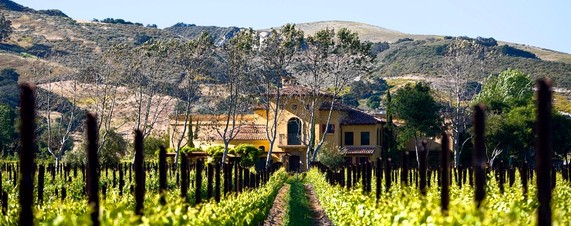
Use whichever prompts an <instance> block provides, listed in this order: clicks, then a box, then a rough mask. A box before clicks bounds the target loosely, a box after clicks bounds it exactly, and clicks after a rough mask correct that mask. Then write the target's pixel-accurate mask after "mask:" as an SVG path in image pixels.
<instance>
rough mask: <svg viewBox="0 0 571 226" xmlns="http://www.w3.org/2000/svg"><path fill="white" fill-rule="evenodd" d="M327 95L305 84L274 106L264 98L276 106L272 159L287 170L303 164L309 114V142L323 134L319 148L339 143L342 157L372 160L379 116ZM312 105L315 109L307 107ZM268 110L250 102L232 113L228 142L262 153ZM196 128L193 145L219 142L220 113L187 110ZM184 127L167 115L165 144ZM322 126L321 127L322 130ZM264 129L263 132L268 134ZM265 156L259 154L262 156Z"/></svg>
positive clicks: (287, 89) (269, 124) (270, 117)
mask: <svg viewBox="0 0 571 226" xmlns="http://www.w3.org/2000/svg"><path fill="white" fill-rule="evenodd" d="M328 99H329V97H328V96H327V95H324V94H322V95H318V98H317V99H316V101H315V102H312V101H311V97H310V96H309V95H308V89H307V88H305V87H303V86H285V87H283V88H282V90H281V95H280V101H279V103H280V105H279V106H276V105H275V102H271V103H270V108H269V109H275V107H279V109H280V110H279V111H278V114H277V120H275V121H276V130H275V131H276V134H275V141H274V144H273V151H272V153H273V154H272V159H273V160H274V161H279V162H282V163H284V164H285V166H286V167H287V168H288V169H289V170H296V169H302V170H303V169H305V168H306V167H305V164H304V163H305V162H306V153H307V146H308V144H309V134H310V129H311V124H312V123H310V118H311V117H310V115H311V114H312V110H311V109H315V110H314V111H313V114H314V123H313V124H314V128H315V138H316V139H315V142H316V143H318V142H319V141H320V140H321V139H322V138H323V136H325V137H324V141H325V143H324V146H323V147H322V148H334V147H343V148H345V150H346V161H347V162H352V163H357V162H363V161H369V160H374V159H376V158H378V157H379V156H380V153H381V137H382V134H381V133H382V131H383V126H384V124H385V121H384V120H382V119H380V118H378V117H375V116H373V115H370V114H367V113H365V112H363V111H360V110H358V109H355V108H352V107H348V106H345V105H342V104H334V105H333V107H332V108H331V104H330V102H329V101H328ZM312 105H315V106H316V107H315V108H312V107H311V106H312ZM330 109H332V111H331V119H330V121H329V126H328V127H327V118H328V116H329V113H330ZM274 118H275V117H274V114H273V111H267V110H266V107H259V106H258V107H254V109H253V113H252V114H247V115H243V116H241V117H239V118H237V121H238V122H237V125H238V126H237V127H236V128H237V129H236V133H235V137H234V138H233V139H232V141H231V142H230V146H235V145H238V144H242V143H247V144H253V145H255V146H256V147H259V148H260V149H262V150H264V151H265V152H266V153H267V151H268V150H269V148H270V145H271V144H270V141H269V140H271V139H268V135H269V136H270V138H271V137H273V136H272V131H273V129H272V128H274V127H273V123H272V122H274ZM193 121H194V122H195V123H197V124H198V125H199V126H198V131H197V134H196V136H195V137H196V138H197V139H195V140H194V145H195V146H200V147H202V148H207V147H208V146H211V145H223V140H222V139H221V138H222V136H221V131H222V130H223V128H224V125H225V117H224V116H214V115H193ZM182 127H184V119H183V118H175V117H173V118H171V123H170V127H169V133H170V136H171V142H170V143H171V146H173V144H174V143H175V142H173V139H174V138H175V137H184V136H180V135H181V132H182V131H183V129H182ZM326 128H328V129H327V131H325V130H326ZM268 131H269V133H268ZM262 157H263V158H265V156H262Z"/></svg>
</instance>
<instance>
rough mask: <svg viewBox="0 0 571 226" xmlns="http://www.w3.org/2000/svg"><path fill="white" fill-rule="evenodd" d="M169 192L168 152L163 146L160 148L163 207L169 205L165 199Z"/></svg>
mask: <svg viewBox="0 0 571 226" xmlns="http://www.w3.org/2000/svg"><path fill="white" fill-rule="evenodd" d="M166 192H167V150H166V149H165V147H163V146H162V145H161V146H160V147H159V194H160V196H161V198H160V203H161V205H165V204H167V200H166V198H165V196H166Z"/></svg>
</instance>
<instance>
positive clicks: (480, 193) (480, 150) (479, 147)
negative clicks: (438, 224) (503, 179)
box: [472, 105, 486, 208]
mask: <svg viewBox="0 0 571 226" xmlns="http://www.w3.org/2000/svg"><path fill="white" fill-rule="evenodd" d="M485 120H486V116H485V113H484V106H483V105H477V106H475V107H474V132H475V134H474V153H473V157H472V165H473V167H474V176H475V179H476V195H475V200H476V206H477V207H478V208H479V207H480V205H481V204H482V201H483V200H484V198H485V197H486V190H485V188H486V145H485V143H484V142H485V140H486V139H485V137H484V129H485Z"/></svg>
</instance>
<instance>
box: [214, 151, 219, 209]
mask: <svg viewBox="0 0 571 226" xmlns="http://www.w3.org/2000/svg"><path fill="white" fill-rule="evenodd" d="M215 167H216V173H215V175H216V176H215V177H216V178H215V179H214V201H216V202H220V163H219V162H218V161H216V165H215Z"/></svg>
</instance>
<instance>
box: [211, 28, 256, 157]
mask: <svg viewBox="0 0 571 226" xmlns="http://www.w3.org/2000/svg"><path fill="white" fill-rule="evenodd" d="M258 44H259V38H258V34H257V32H256V31H254V30H253V29H251V28H250V29H244V30H241V31H240V32H238V33H237V34H236V36H234V37H233V38H232V39H230V40H229V41H227V42H226V43H224V44H223V46H221V47H220V48H218V50H219V51H217V55H218V57H217V58H218V61H219V62H218V63H219V68H220V71H219V72H218V73H220V74H221V75H220V78H219V79H220V81H219V82H218V84H219V85H220V86H222V87H224V88H223V89H224V91H225V92H226V93H225V94H224V95H220V100H221V101H220V102H219V104H218V108H217V109H216V110H215V111H214V112H213V113H214V114H213V115H214V119H213V123H212V124H213V126H214V127H213V128H214V130H215V131H216V133H217V134H218V136H219V137H220V138H221V139H222V140H223V142H224V153H223V155H222V164H225V162H226V158H227V156H228V147H229V144H230V142H231V141H232V140H233V139H234V138H235V137H236V136H237V135H238V133H239V132H240V128H241V127H242V126H243V124H244V123H245V119H244V115H245V114H246V113H247V111H249V110H250V107H251V103H252V101H251V100H252V97H253V94H252V93H251V91H252V86H253V84H255V82H256V80H255V76H251V75H250V73H251V72H252V71H253V69H252V65H253V64H252V59H253V58H254V56H255V51H254V49H256V48H259V46H258Z"/></svg>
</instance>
